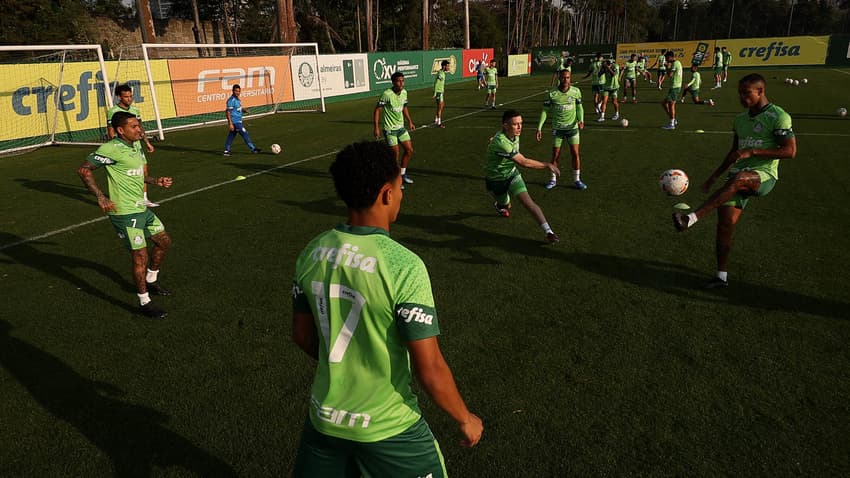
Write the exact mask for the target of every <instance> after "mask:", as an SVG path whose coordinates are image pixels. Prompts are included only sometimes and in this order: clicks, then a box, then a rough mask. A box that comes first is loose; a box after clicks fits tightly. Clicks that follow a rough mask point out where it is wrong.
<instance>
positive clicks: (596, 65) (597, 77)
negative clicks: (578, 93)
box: [590, 61, 605, 85]
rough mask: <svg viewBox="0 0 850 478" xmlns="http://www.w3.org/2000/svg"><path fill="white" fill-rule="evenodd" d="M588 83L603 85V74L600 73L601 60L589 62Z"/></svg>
mask: <svg viewBox="0 0 850 478" xmlns="http://www.w3.org/2000/svg"><path fill="white" fill-rule="evenodd" d="M590 83H591V84H592V85H604V84H605V74H604V73H602V62H601V61H592V62H590Z"/></svg>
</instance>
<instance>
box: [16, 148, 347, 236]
mask: <svg viewBox="0 0 850 478" xmlns="http://www.w3.org/2000/svg"><path fill="white" fill-rule="evenodd" d="M338 152H339V150H336V151H331V152H328V153H322V154H318V155H316V156H311V157H309V158H304V159H300V160H298V161H293V162H291V163H286V164H280V165H277V166H274V167H271V168H268V169H263V170H262V171H257V172H254V173H251V174H249V175H247V176H245V179H248V178H253V177H254V176H259V175H261V174H268V173H270V172H272V171H277V170H278V169H284V168H288V167H290V166H295V165H297V164H301V163H306V162H308V161H314V160H317V159H322V158H325V157H327V156H330V155H333V154H336V153H338ZM237 181H244V179H229V180H227V181H222V182H220V183H216V184H211V185H209V186H204V187H202V188H198V189H195V190H192V191H187V192H185V193H180V194H177V195H176V196H171V197H168V198H165V199H162V200H159V201H158V202H159V203H160V204H162V203H167V202H169V201H174V200H175V199H181V198H184V197H187V196H192V195H194V194H198V193H201V192H204V191H209V190H210V189H215V188H219V187H222V186H225V185H228V184H230V183H235V182H237ZM107 218H109V216H101V217H96V218H94V219H89V220H88V221H83V222H80V223H77V224H72V225H70V226H66V227H63V228H61V229H55V230H53V231H50V232H45V233H44V234H39V235H37V236H32V237H27V238H25V239H21V240H20V241H15V242H11V243H9V244H0V251H2V250H3V249H9V248H11V247H15V246H19V245H21V244H26V243H28V242H34V241H40V240H42V239H46V238H48V237H51V236H55V235H57V234H62V233H63V232H68V231H72V230H74V229H78V228H81V227H83V226H88V225H89V224H94V223H96V222H100V221H105V220H106V219H107Z"/></svg>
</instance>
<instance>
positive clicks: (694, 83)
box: [686, 71, 702, 90]
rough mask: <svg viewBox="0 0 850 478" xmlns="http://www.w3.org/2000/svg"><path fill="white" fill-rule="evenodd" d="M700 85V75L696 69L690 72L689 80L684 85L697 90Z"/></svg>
mask: <svg viewBox="0 0 850 478" xmlns="http://www.w3.org/2000/svg"><path fill="white" fill-rule="evenodd" d="M700 85H702V76H700V74H699V72H698V71H695V72H693V73H692V74H691V81H689V82H688V84H687V85H686V87H687V88H690V89H692V90H698V89H699V87H700Z"/></svg>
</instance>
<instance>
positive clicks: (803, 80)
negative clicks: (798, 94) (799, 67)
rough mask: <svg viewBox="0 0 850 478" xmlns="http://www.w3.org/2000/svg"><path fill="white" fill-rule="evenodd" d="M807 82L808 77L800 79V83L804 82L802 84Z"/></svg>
mask: <svg viewBox="0 0 850 478" xmlns="http://www.w3.org/2000/svg"><path fill="white" fill-rule="evenodd" d="M808 82H809V79H808V78H803V79H802V80H800V83H802V84H804V85H805V84H806V83H808Z"/></svg>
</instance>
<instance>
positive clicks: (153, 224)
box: [144, 211, 171, 295]
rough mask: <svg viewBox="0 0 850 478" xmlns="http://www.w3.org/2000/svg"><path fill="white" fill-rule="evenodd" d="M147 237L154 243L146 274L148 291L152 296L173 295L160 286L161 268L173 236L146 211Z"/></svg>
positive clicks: (153, 215)
mask: <svg viewBox="0 0 850 478" xmlns="http://www.w3.org/2000/svg"><path fill="white" fill-rule="evenodd" d="M144 215H145V235H146V236H147V238H148V239H150V241H151V242H152V243H153V248H152V249H151V251H150V254H149V262H150V263H149V264H148V265H147V271H146V272H145V282H146V284H147V290H148V292H150V293H151V294H152V295H171V292H169V291H168V290H167V289H165V288H163V287H161V286H160V285H159V282H158V281H159V268H160V267H161V266H162V260H163V258H164V257H165V254H166V253H167V252H168V250H169V249H170V248H171V236H169V235H168V233H167V232H165V226H164V225H163V224H162V221H160V220H159V218H158V217H156V215H155V214H154V213H152V212H151V211H145V213H144Z"/></svg>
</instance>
